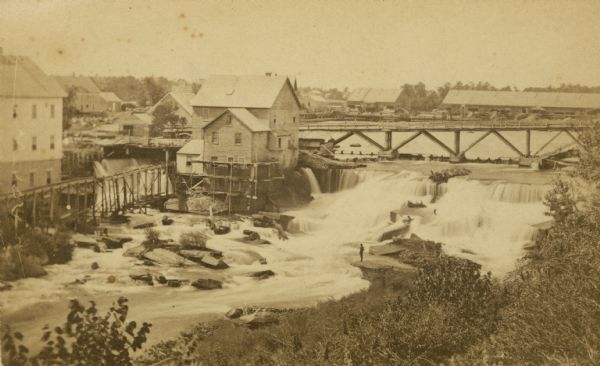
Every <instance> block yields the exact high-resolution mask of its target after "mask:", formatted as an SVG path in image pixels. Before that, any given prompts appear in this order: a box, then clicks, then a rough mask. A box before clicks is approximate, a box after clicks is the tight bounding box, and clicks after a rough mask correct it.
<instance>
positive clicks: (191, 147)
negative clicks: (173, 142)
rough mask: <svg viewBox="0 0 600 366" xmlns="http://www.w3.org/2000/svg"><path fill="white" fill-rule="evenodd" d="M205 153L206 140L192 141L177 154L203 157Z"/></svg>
mask: <svg viewBox="0 0 600 366" xmlns="http://www.w3.org/2000/svg"><path fill="white" fill-rule="evenodd" d="M203 152H204V140H201V139H196V140H191V141H190V142H188V143H187V144H185V145H183V147H182V148H181V149H179V150H177V154H189V155H202V153H203Z"/></svg>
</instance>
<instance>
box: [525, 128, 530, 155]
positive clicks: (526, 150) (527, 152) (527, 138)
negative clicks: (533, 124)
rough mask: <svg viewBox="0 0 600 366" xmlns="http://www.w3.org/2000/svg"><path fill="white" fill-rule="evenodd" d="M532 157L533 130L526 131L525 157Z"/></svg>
mask: <svg viewBox="0 0 600 366" xmlns="http://www.w3.org/2000/svg"><path fill="white" fill-rule="evenodd" d="M530 156H531V130H529V129H528V130H525V157H530Z"/></svg>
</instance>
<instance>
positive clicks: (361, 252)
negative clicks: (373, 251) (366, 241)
mask: <svg viewBox="0 0 600 366" xmlns="http://www.w3.org/2000/svg"><path fill="white" fill-rule="evenodd" d="M364 253H365V247H364V246H363V245H362V243H360V248H359V249H358V254H359V255H360V261H361V262H362V261H363V255H364Z"/></svg>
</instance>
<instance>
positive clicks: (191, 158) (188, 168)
mask: <svg viewBox="0 0 600 366" xmlns="http://www.w3.org/2000/svg"><path fill="white" fill-rule="evenodd" d="M203 152H204V141H202V140H191V141H189V142H188V143H187V144H185V145H183V147H182V148H181V149H179V150H178V151H177V173H179V174H194V175H202V173H203V164H202V163H201V162H200V161H201V160H202V154H203Z"/></svg>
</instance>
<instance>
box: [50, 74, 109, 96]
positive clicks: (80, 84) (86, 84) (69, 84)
mask: <svg viewBox="0 0 600 366" xmlns="http://www.w3.org/2000/svg"><path fill="white" fill-rule="evenodd" d="M55 78H56V80H57V81H58V82H59V83H60V84H61V85H62V86H63V88H65V90H68V89H71V88H74V89H75V90H76V91H79V92H83V93H100V88H98V86H97V85H96V83H94V81H93V80H92V78H90V77H87V76H55Z"/></svg>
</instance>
